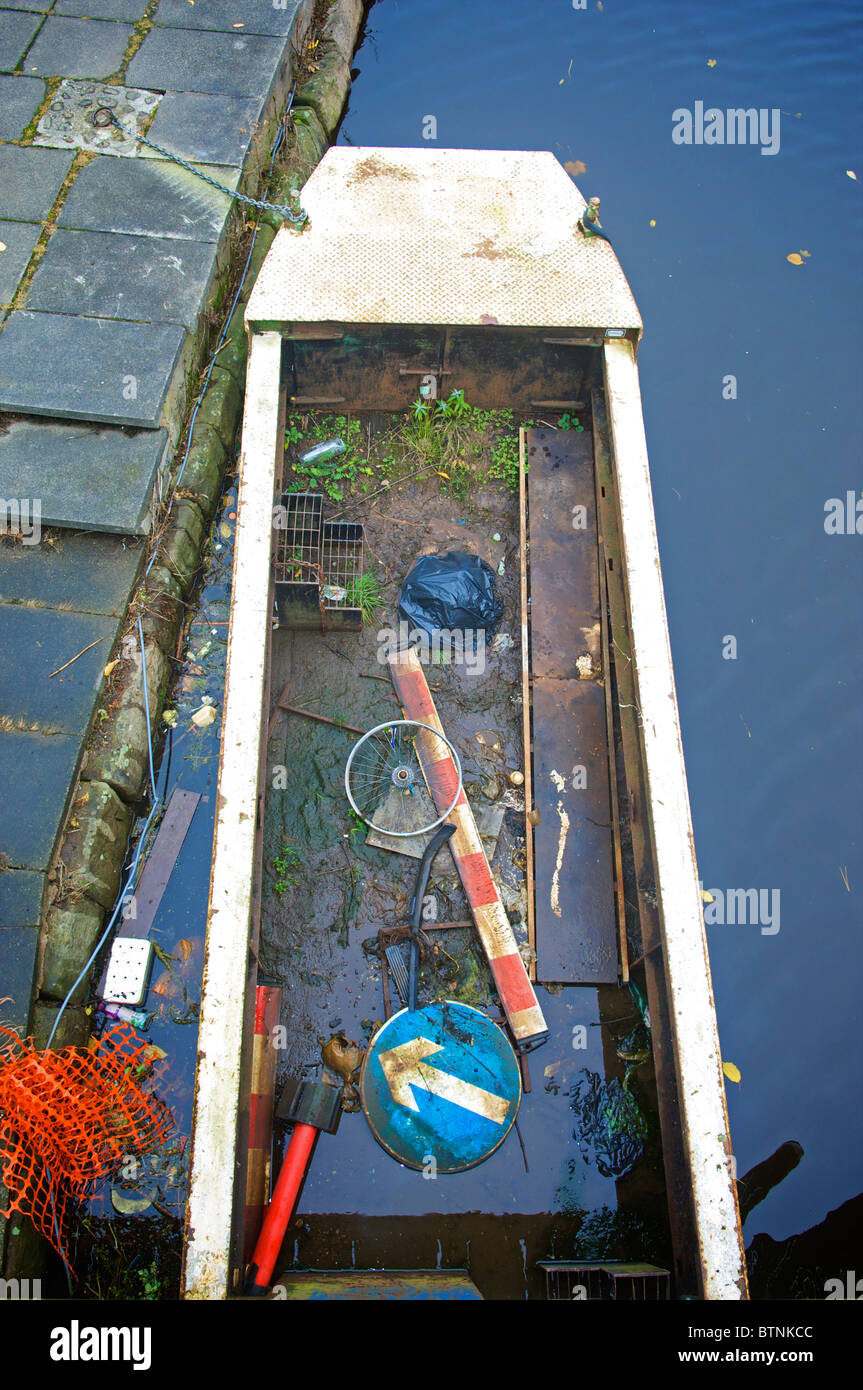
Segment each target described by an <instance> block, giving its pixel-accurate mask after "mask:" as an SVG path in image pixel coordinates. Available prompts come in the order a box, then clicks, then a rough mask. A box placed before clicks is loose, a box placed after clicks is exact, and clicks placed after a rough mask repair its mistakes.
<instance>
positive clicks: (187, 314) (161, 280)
mask: <svg viewBox="0 0 863 1390" xmlns="http://www.w3.org/2000/svg"><path fill="white" fill-rule="evenodd" d="M215 263H216V253H215V248H214V246H213V244H212V242H202V241H184V242H180V243H178V242H177V240H176V238H167V237H136V236H126V235H123V234H120V233H117V232H77V231H66V230H62V231H61V230H59V229H58V230H57V231H55V233H54V235H53V236H52V237H51V240H50V241H49V243H48V248H47V250H46V251H45V254H44V256H43V257H42V259H41V261H40V262H39V265H38V268H37V270H36V273H35V275H34V276H33V279H32V281H31V283H30V288H29V290H28V292H27V307H28V309H43V310H46V311H48V312H49V313H52V314H76V313H77V314H90V315H94V316H96V317H97V318H102V319H131V320H132V321H134V322H135V323H147V324H152V323H182V324H185V326H186V327H187V328H189V329H194V328H195V326H196V324H197V319H198V315H199V313H200V311H201V309H202V307H203V304H204V299H205V297H206V294H207V289H208V288H209V284H210V281H211V279H212V275H213V270H214V267H215Z"/></svg>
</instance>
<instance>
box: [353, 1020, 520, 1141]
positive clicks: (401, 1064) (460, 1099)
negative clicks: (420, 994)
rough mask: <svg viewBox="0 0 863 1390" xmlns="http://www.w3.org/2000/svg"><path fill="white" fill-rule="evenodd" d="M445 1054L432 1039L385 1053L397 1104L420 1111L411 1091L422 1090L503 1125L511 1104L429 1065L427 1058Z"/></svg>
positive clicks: (384, 1064)
mask: <svg viewBox="0 0 863 1390" xmlns="http://www.w3.org/2000/svg"><path fill="white" fill-rule="evenodd" d="M442 1051H443V1047H442V1046H441V1044H440V1043H434V1042H429V1040H428V1038H411V1039H409V1041H408V1042H403V1043H400V1044H399V1046H398V1047H392V1048H390V1050H389V1052H382V1053H381V1055H380V1057H381V1066H382V1067H383V1069H384V1076H385V1077H386V1079H387V1084H388V1085H389V1088H390V1090H391V1091H392V1096H393V1100H394V1101H395V1102H396V1104H397V1105H406V1106H407V1108H408V1109H409V1110H419V1106H418V1105H417V1103H416V1101H415V1100H414V1095H413V1091H412V1090H411V1087H412V1086H421V1087H422V1088H423V1089H424V1090H426V1091H429V1092H430V1093H431V1095H433V1096H441V1097H442V1098H443V1099H444V1100H449V1101H452V1103H453V1104H454V1105H461V1106H462V1107H463V1108H464V1109H465V1110H472V1111H473V1113H474V1114H475V1115H484V1116H485V1118H486V1119H487V1120H492V1121H493V1122H494V1124H496V1125H502V1124H503V1122H504V1120H505V1119H506V1117H507V1115H508V1114H509V1101H508V1100H505V1099H504V1097H503V1096H496V1095H494V1093H493V1092H492V1091H484V1090H483V1089H482V1087H481V1086H473V1085H471V1083H470V1082H469V1081H462V1079H461V1077H459V1076H452V1075H451V1074H450V1073H449V1072H445V1071H438V1069H437V1067H430V1066H427V1065H426V1062H425V1061H424V1058H426V1057H431V1056H432V1054H433V1053H435V1052H442Z"/></svg>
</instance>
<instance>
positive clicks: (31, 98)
mask: <svg viewBox="0 0 863 1390" xmlns="http://www.w3.org/2000/svg"><path fill="white" fill-rule="evenodd" d="M44 100H45V83H44V82H43V81H42V79H41V78H39V77H21V76H20V75H18V74H16V75H15V76H10V75H8V74H4V75H3V76H0V140H20V138H21V136H22V135H23V134H24V131H25V130H26V129H27V127H28V125H29V124H30V122H31V121H32V119H33V117H34V116H35V114H36V112H37V111H38V110H39V107H40V106H41V104H42V102H43V101H44Z"/></svg>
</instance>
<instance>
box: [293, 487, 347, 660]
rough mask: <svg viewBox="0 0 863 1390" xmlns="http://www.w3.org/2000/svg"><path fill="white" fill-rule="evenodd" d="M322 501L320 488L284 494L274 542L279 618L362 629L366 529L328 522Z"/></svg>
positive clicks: (296, 624)
mask: <svg viewBox="0 0 863 1390" xmlns="http://www.w3.org/2000/svg"><path fill="white" fill-rule="evenodd" d="M323 504H324V499H323V497H322V496H321V494H320V493H318V492H286V493H283V494H282V508H283V513H284V514H283V515H282V516H280V518H279V520H280V522H281V524H280V525H279V526H278V528H277V531H276V544H275V581H276V598H277V602H278V608H279V622H280V624H282V625H283V626H284V627H288V628H326V629H327V630H329V631H337V630H340V629H341V630H343V631H348V632H358V631H359V630H360V628H361V627H362V625H363V618H362V609H361V601H360V581H361V580H362V574H363V528H362V526H361V525H360V524H359V522H355V521H324V520H323Z"/></svg>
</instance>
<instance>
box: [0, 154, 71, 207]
mask: <svg viewBox="0 0 863 1390" xmlns="http://www.w3.org/2000/svg"><path fill="white" fill-rule="evenodd" d="M73 158H74V156H73V155H71V154H68V153H67V152H66V151H65V150H41V149H39V150H37V149H34V148H33V146H32V145H25V146H20V145H0V217H4V218H9V219H10V220H11V221H14V222H44V220H45V218H46V217H47V216H48V213H49V212H50V211H51V207H52V205H53V202H54V199H55V198H56V197H57V194H58V193H59V192H60V186H61V184H62V182H63V180H64V179H65V177H66V175H67V174H68V172H69V169H70V167H71V164H72V160H73Z"/></svg>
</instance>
